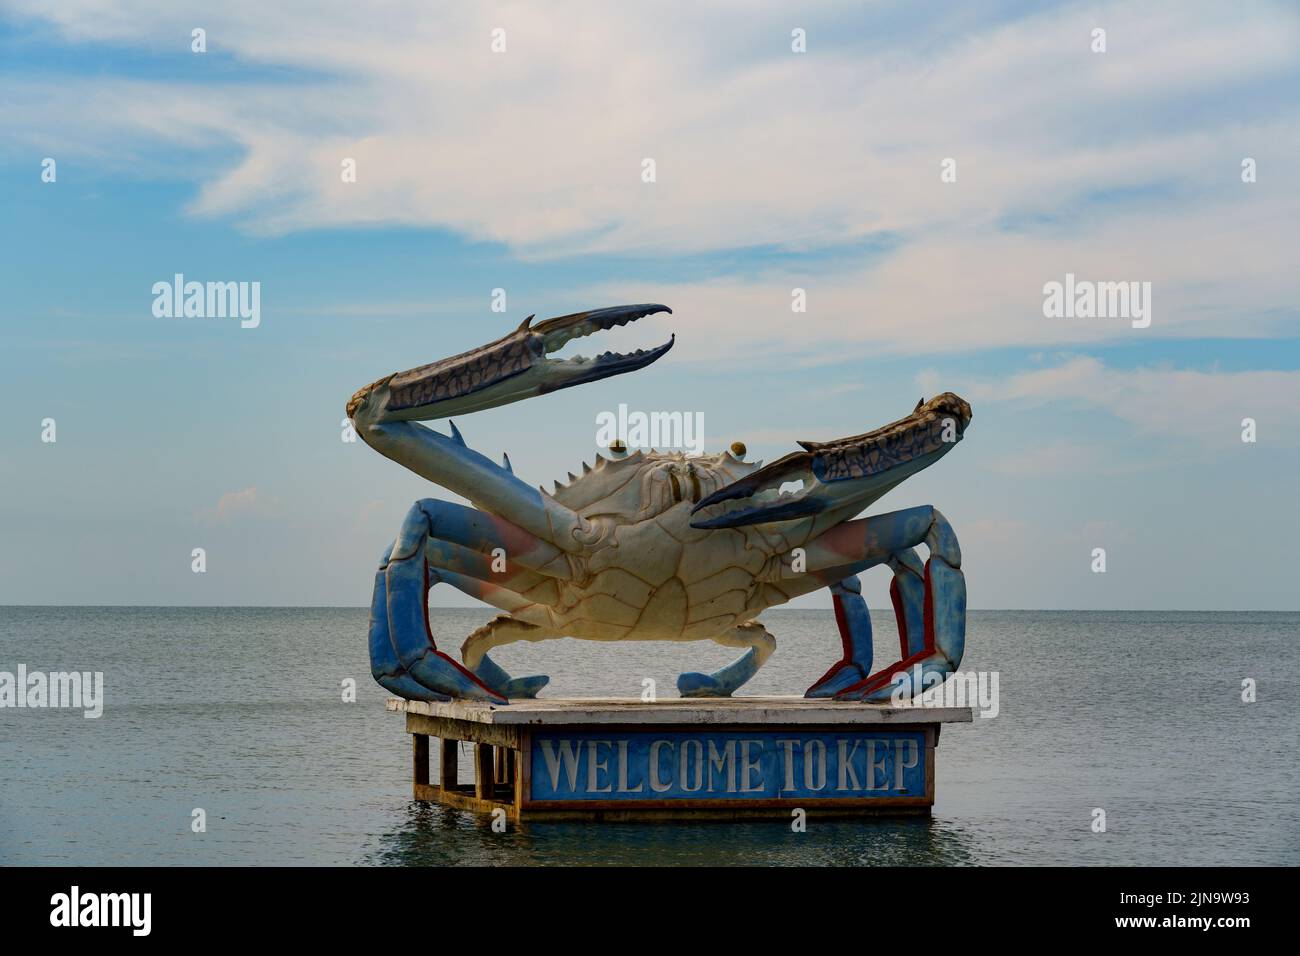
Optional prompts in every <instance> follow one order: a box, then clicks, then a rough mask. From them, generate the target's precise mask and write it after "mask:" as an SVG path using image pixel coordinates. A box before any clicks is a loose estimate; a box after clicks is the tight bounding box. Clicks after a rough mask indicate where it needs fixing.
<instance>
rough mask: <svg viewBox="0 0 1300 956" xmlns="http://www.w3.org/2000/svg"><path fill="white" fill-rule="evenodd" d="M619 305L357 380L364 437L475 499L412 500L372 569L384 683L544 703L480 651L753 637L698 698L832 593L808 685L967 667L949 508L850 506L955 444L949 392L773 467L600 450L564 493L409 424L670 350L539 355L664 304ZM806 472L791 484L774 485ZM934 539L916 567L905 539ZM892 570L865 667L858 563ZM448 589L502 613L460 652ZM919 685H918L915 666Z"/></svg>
mask: <svg viewBox="0 0 1300 956" xmlns="http://www.w3.org/2000/svg"><path fill="white" fill-rule="evenodd" d="M671 311H672V310H671V309H669V308H668V307H667V306H663V305H625V306H617V307H614V308H608V309H596V310H593V311H590V312H578V313H575V314H573V315H565V316H561V317H560V318H555V319H549V320H547V321H545V322H541V323H539V324H537V325H533V324H532V318H533V317H532V316H529V317H528V318H527V319H525V320H524V322H523V324H522V325H520V326H519V327H518V328H517V329H515V330H514V331H513V332H511V333H510V334H508V335H506V336H503V337H502V338H499V339H497V340H496V341H495V342H490V343H488V344H487V345H484V346H481V347H479V348H476V349H472V350H470V351H468V352H464V353H462V354H460V355H456V356H453V357H451V358H447V359H443V360H442V361H440V362H434V363H432V364H430V365H422V366H420V367H419V368H413V369H410V370H409V371H405V372H398V373H396V374H393V375H388V376H385V377H384V378H381V379H379V380H378V381H377V382H374V383H372V384H370V385H367V386H366V387H365V388H363V389H361V390H360V391H358V392H357V393H356V394H355V395H354V396H353V397H352V400H351V401H350V402H348V405H347V414H348V417H349V418H350V419H352V422H353V424H354V426H355V429H356V432H357V434H358V435H360V436H361V438H362V439H363V440H364V441H365V442H366V443H367V444H368V445H370V446H371V447H372V448H374V449H375V450H376V451H378V452H379V453H380V454H383V455H386V456H387V457H389V458H391V459H393V460H394V461H396V462H398V463H399V464H402V465H404V466H406V467H407V468H409V469H411V471H414V472H415V473H416V474H418V475H420V476H422V477H424V478H427V479H428V480H429V481H432V482H434V483H435V484H438V485H441V486H442V487H444V488H446V489H448V490H449V491H452V492H454V493H455V494H457V495H460V496H461V497H463V498H465V499H467V500H468V501H470V502H471V503H472V505H473V507H466V506H464V505H460V504H454V503H452V502H447V501H439V500H436V499H425V500H422V501H417V502H416V503H415V504H414V505H412V507H411V509H410V511H409V512H408V513H407V515H406V519H405V521H404V523H403V524H402V527H401V530H400V531H399V532H398V534H397V540H396V541H394V542H393V544H392V546H391V547H390V548H389V549H388V551H387V552H386V553H385V554H384V557H383V560H382V561H381V562H380V565H379V572H378V574H377V575H376V576H375V591H374V602H373V605H372V608H371V614H370V657H371V665H372V670H373V673H374V677H375V679H376V680H377V681H378V682H379V684H381V685H382V686H383V687H385V688H387V689H388V690H389V691H391V692H393V693H394V694H397V695H399V696H401V697H405V698H408V699H414V700H447V699H449V698H467V699H475V700H482V701H490V702H493V703H496V704H505V703H508V702H509V698H512V697H513V698H523V697H534V696H536V694H537V692H538V691H539V690H540V689H541V688H542V687H543V686H544V685H545V684H546V683H547V681H548V678H546V677H541V676H537V677H516V678H512V677H511V676H510V675H509V674H507V673H506V672H505V670H503V669H502V667H501V666H500V665H499V664H497V663H496V662H495V661H493V660H492V658H491V657H490V656H489V655H488V652H489V651H490V650H492V649H493V648H495V647H500V646H502V645H505V644H510V643H513V642H515V641H545V640H549V639H551V638H557V637H576V638H582V639H584V640H593V641H714V642H716V643H718V644H722V645H725V646H727V647H735V648H742V649H744V653H743V654H742V655H741V656H740V657H739V658H738V659H737V660H736V661H734V662H733V663H731V664H729V665H727V666H725V667H723V668H721V669H720V670H717V671H715V672H713V673H711V674H701V673H686V674H682V675H681V676H680V677H679V678H678V680H677V687H678V690H679V691H680V692H681V694H682V695H683V696H686V697H727V696H730V695H731V694H732V693H733V692H734V691H735V690H737V689H738V688H739V687H740V686H741V685H742V684H744V683H745V682H746V681H747V680H749V679H750V678H751V677H753V676H754V674H755V673H756V672H757V671H758V669H759V668H760V667H761V666H762V665H763V663H764V662H765V661H766V660H767V659H768V658H769V657H770V656H771V654H772V652H773V650H774V649H775V647H776V640H775V639H774V638H773V636H772V635H771V634H770V633H768V631H767V629H766V628H764V627H763V625H762V624H760V623H759V622H758V620H757V618H758V616H759V614H761V613H762V612H763V611H764V610H765V609H767V608H769V607H772V606H774V605H778V604H784V603H785V602H786V601H789V600H790V599H791V598H794V597H797V596H799V595H801V594H807V593H809V592H811V591H815V590H817V589H818V588H829V589H830V591H831V594H832V597H833V602H834V607H835V619H836V622H837V623H838V625H839V630H840V636H841V639H842V641H843V646H844V656H843V658H842V659H841V660H840V661H838V662H837V663H836V664H834V665H833V666H832V667H831V668H830V669H829V670H828V671H827V672H826V673H825V675H824V676H822V678H821V679H820V680H818V681H817V682H816V683H815V684H813V686H812V687H810V688H809V689H808V691H807V695H806V696H808V697H834V698H836V699H839V700H883V699H888V698H889V697H890V696H891V694H892V693H894V692H895V690H896V689H897V692H898V693H899V694H900V695H901V696H903V697H910V696H912V695H913V694H915V693H918V692H919V691H920V690H921V689H923V688H924V687H928V686H932V685H933V684H934V683H936V682H937V681H942V680H943V679H944V678H945V677H946V676H947V675H948V674H950V673H952V672H953V671H954V670H955V669H956V668H957V666H958V665H959V663H960V662H961V657H962V649H963V645H964V643H965V622H966V587H965V579H964V578H963V576H962V572H961V552H960V550H959V549H958V545H957V539H956V537H955V536H954V534H953V531H952V528H951V527H949V525H948V522H947V521H946V520H945V519H944V517H943V515H941V514H940V513H939V512H938V511H936V510H935V509H934V508H932V507H929V506H924V507H919V508H909V509H907V510H904V511H894V512H891V513H889V514H883V515H878V516H875V517H871V518H859V519H856V520H853V519H854V516H855V515H857V514H859V513H860V512H862V511H863V510H864V509H865V508H867V507H868V506H869V505H871V504H872V503H873V502H874V501H875V500H876V499H877V498H879V497H881V496H882V495H884V494H885V493H886V492H887V491H889V490H890V489H891V488H893V487H894V486H895V485H897V484H898V483H899V482H901V481H903V479H905V478H907V477H908V476H909V475H912V474H915V473H916V472H918V471H920V470H921V469H922V468H925V467H926V466H927V465H930V464H932V463H933V462H935V461H937V460H938V459H939V458H941V457H942V456H943V455H945V454H947V452H948V451H949V450H950V449H951V448H952V447H953V445H954V444H956V442H957V441H959V440H960V439H961V437H962V435H963V433H964V432H965V430H966V426H967V425H968V424H969V423H970V419H971V409H970V406H969V405H967V404H966V402H964V401H962V400H961V399H960V398H958V397H957V396H956V395H953V394H952V393H949V392H945V393H944V394H942V395H939V396H937V397H936V398H932V399H931V400H930V401H928V402H927V401H921V402H919V403H918V404H917V406H916V408H915V409H914V410H913V411H912V413H911V414H910V415H908V416H907V417H906V418H902V419H900V420H899V421H896V422H894V423H893V424H892V425H886V426H884V427H883V428H878V429H876V430H875V431H870V432H867V433H865V434H862V435H854V436H853V437H851V438H841V439H839V440H836V441H828V442H800V443H799V444H800V445H801V446H802V449H803V450H802V451H798V452H795V453H793V454H790V455H787V456H785V457H784V458H781V459H780V460H779V461H775V462H773V463H772V464H770V465H768V466H767V467H762V463H761V462H759V463H757V464H755V463H751V462H746V461H745V460H744V446H743V445H740V444H739V443H737V444H736V445H733V446H732V449H731V451H724V452H722V453H721V454H717V455H706V456H703V457H687V456H685V455H683V454H680V453H660V452H650V453H644V452H641V451H637V452H635V453H632V454H627V453H626V452H625V451H615V452H614V453H613V455H614V456H613V458H612V459H606V458H604V457H602V456H601V455H599V454H598V455H597V456H596V460H595V463H594V464H593V465H586V464H584V465H583V466H582V475H581V476H579V477H574V476H573V475H572V474H570V475H569V482H568V483H567V484H564V485H559V484H557V486H556V488H555V491H554V493H553V494H547V493H546V491H545V490H539V489H536V488H533V487H532V486H531V485H529V484H527V483H525V482H523V481H521V480H520V479H518V478H516V477H515V475H514V472H513V470H512V469H511V465H510V459H509V457H508V456H507V457H503V460H502V463H501V464H500V465H498V464H496V463H495V462H493V461H491V460H489V459H488V458H486V457H484V456H483V455H481V454H479V453H478V452H476V451H474V450H473V449H471V448H469V447H468V446H467V445H466V444H465V440H464V439H463V438H462V437H461V434H460V431H459V430H458V429H457V428H456V425H455V424H454V423H449V424H450V432H451V433H450V435H443V434H441V433H439V432H437V431H434V430H433V429H430V428H427V427H425V426H424V425H421V424H419V422H420V421H422V420H424V421H427V420H430V419H439V418H446V417H447V416H449V415H454V414H455V415H458V414H464V413H468V412H474V411H478V410H480V409H484V408H492V407H493V406H497V405H504V404H507V403H509V402H517V401H519V400H521V399H525V398H529V397H532V396H535V395H542V394H545V393H547V392H553V391H555V390H557V389H561V388H568V387H570V386H573V385H580V384H582V383H584V382H594V381H598V380H599V379H602V378H608V377H609V376H611V375H619V374H622V373H624V372H630V371H632V370H634V369H639V368H644V367H645V366H647V365H649V364H651V363H652V362H654V361H656V360H657V359H659V358H660V357H661V356H663V355H664V354H665V353H666V352H667V351H668V350H669V349H670V348H671V347H672V344H673V340H672V339H670V340H669V341H668V342H666V343H665V344H663V345H661V346H659V347H658V348H654V349H651V350H649V351H644V352H642V351H638V352H636V353H635V354H631V355H619V354H615V353H610V352H606V353H605V354H604V355H601V356H599V357H598V358H594V359H588V358H583V357H576V358H571V359H553V358H549V357H548V355H549V354H550V353H554V352H556V351H558V350H559V349H560V348H561V347H563V346H564V345H565V343H567V342H569V341H570V340H572V339H576V338H579V337H582V336H587V335H591V334H592V333H594V332H598V331H601V330H607V329H610V328H612V327H613V326H616V325H626V324H627V323H629V322H635V321H636V320H638V319H640V318H642V317H644V316H647V315H653V314H655V313H659V312H671ZM796 483H801V484H802V487H801V489H800V490H798V491H796V492H795V493H793V494H791V493H786V492H782V490H781V486H782V485H783V484H796ZM922 543H924V544H925V545H926V547H927V549H928V551H929V555H928V560H926V561H925V563H924V564H922V562H921V559H920V558H919V557H918V556H917V554H916V552H915V551H914V550H913V549H914V548H915V547H917V546H918V545H920V544H922ZM878 564H885V565H888V566H889V568H890V569H891V570H892V571H893V572H894V578H893V582H892V587H891V594H892V597H893V604H894V612H895V614H896V616H897V619H898V631H899V635H900V639H901V644H902V652H901V660H899V661H898V662H897V663H895V664H892V665H890V666H888V667H886V668H884V669H883V670H880V671H877V672H876V673H874V674H873V673H871V659H872V640H871V620H870V617H869V615H868V613H867V606H866V603H865V602H864V601H863V599H862V594H861V587H860V585H859V583H858V578H857V575H858V573H859V572H861V571H863V570H864V569H866V568H869V567H872V566H873V565H878ZM437 583H442V584H448V585H451V586H452V587H454V588H457V589H459V590H461V591H464V592H465V593H466V594H469V595H471V596H473V597H475V598H478V599H480V600H482V601H484V602H486V603H487V604H490V605H492V606H493V607H496V608H498V609H500V610H501V611H503V612H504V613H503V614H501V615H500V616H498V617H497V618H495V619H494V620H492V621H491V622H490V623H488V624H486V625H485V626H483V627H480V628H479V629H478V630H476V631H474V632H473V633H472V634H470V635H469V637H468V639H467V640H466V641H465V643H464V645H463V646H462V647H461V660H460V661H459V662H457V661H456V660H454V659H453V658H451V657H449V656H448V655H447V654H446V653H444V652H443V651H441V650H439V649H438V648H437V646H436V645H435V643H434V641H433V638H432V636H431V633H430V630H429V622H428V613H429V611H428V592H429V588H430V587H431V586H432V585H434V584H437ZM918 681H919V683H920V685H921V686H913V685H914V683H916V682H918Z"/></svg>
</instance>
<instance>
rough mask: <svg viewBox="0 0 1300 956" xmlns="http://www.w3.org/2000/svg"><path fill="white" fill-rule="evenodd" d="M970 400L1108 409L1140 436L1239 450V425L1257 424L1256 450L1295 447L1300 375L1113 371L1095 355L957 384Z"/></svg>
mask: <svg viewBox="0 0 1300 956" xmlns="http://www.w3.org/2000/svg"><path fill="white" fill-rule="evenodd" d="M962 388H963V394H967V397H968V398H970V399H971V401H972V402H976V403H978V402H979V401H981V400H982V401H1017V402H1023V403H1027V404H1031V405H1040V406H1041V405H1047V404H1064V405H1071V406H1075V407H1082V408H1092V409H1097V410H1099V411H1103V412H1106V413H1108V414H1110V415H1112V416H1114V417H1115V418H1118V419H1120V420H1122V421H1124V422H1127V423H1128V424H1130V425H1131V426H1133V428H1134V430H1135V431H1136V432H1138V433H1140V434H1145V435H1158V436H1164V437H1169V438H1173V439H1176V440H1182V441H1192V442H1195V443H1198V444H1201V445H1203V446H1204V447H1206V448H1211V449H1225V448H1229V447H1237V448H1239V447H1240V446H1241V444H1242V442H1241V432H1242V426H1241V423H1242V420H1243V419H1245V418H1253V419H1255V421H1256V423H1257V427H1258V431H1257V438H1258V443H1259V444H1261V445H1272V446H1280V447H1286V448H1294V447H1297V446H1298V445H1300V372H1297V371H1240V372H1221V371H1199V370H1192V369H1173V368H1160V367H1143V368H1135V369H1117V368H1111V367H1108V366H1107V365H1105V364H1104V363H1102V362H1100V361H1098V360H1097V359H1095V358H1089V357H1077V358H1073V359H1070V360H1069V361H1066V362H1064V363H1062V364H1060V365H1056V366H1052V367H1050V368H1044V369H1039V370H1035V371H1032V372H1023V373H1020V374H1018V375H1013V376H1011V377H1009V378H1007V379H1005V380H1002V381H997V382H991V381H972V382H969V383H966V384H964V385H963V386H962Z"/></svg>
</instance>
